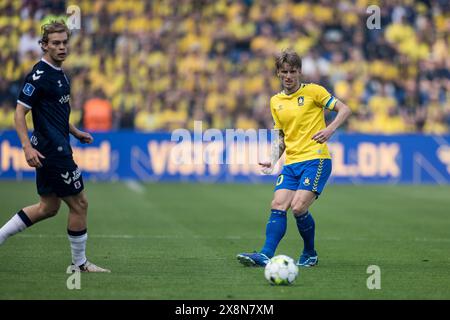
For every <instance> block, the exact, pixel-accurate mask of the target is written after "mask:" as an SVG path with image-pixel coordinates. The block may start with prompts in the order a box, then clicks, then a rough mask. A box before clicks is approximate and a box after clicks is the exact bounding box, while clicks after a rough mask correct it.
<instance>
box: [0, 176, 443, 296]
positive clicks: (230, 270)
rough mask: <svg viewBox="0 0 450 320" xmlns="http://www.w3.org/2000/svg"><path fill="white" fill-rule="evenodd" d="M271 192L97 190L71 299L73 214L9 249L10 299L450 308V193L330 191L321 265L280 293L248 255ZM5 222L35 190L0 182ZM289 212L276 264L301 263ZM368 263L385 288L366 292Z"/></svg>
mask: <svg viewBox="0 0 450 320" xmlns="http://www.w3.org/2000/svg"><path fill="white" fill-rule="evenodd" d="M272 190H273V187H272V186H271V185H236V184H234V185H226V184H223V185H202V184H146V185H143V187H142V188H141V189H139V188H138V189H136V188H131V187H129V186H128V185H126V184H124V183H92V182H87V188H86V192H87V195H88V198H89V200H90V207H89V225H88V231H89V240H88V249H87V254H88V257H89V259H90V260H92V261H93V262H94V263H97V264H99V265H100V266H105V267H107V268H110V269H111V270H112V273H111V274H82V275H81V290H68V289H67V287H66V280H67V277H68V275H66V274H65V269H66V267H67V265H68V264H69V263H70V248H69V243H68V240H67V238H66V221H67V211H68V210H67V207H66V206H65V205H63V206H62V207H61V210H60V212H59V214H58V215H57V216H56V217H55V218H53V219H50V220H47V221H43V222H41V223H39V224H37V225H35V226H33V227H32V228H30V229H29V230H26V231H25V232H23V233H21V234H19V235H16V236H14V237H12V238H10V239H9V240H8V241H6V242H5V243H4V245H3V246H1V247H0V288H1V290H0V299H168V300H170V299H450V186H381V185H380V186H338V185H330V186H328V187H327V188H326V189H325V192H324V194H323V195H322V196H321V198H320V199H319V201H317V202H316V203H315V204H314V205H313V207H312V208H311V212H312V213H313V215H314V217H315V220H316V247H317V250H318V252H319V258H320V262H319V266H318V267H315V268H311V269H306V270H305V269H300V273H299V277H298V278H297V280H296V282H295V283H294V285H292V286H288V287H282V286H281V287H277V286H271V285H270V284H269V283H268V282H267V281H266V280H265V278H264V275H263V269H262V268H246V267H244V266H242V265H240V264H239V263H238V262H237V260H236V258H235V256H236V254H237V253H240V252H243V251H249V250H254V249H260V247H261V245H262V243H263V241H264V233H265V224H266V221H267V217H268V215H269V204H270V201H271V197H272ZM0 194H1V208H0V224H1V225H3V224H4V223H5V222H6V221H7V220H8V219H9V218H10V216H11V215H12V214H13V213H14V212H16V211H17V210H19V209H20V208H21V207H23V206H24V205H28V204H32V203H34V202H36V201H37V199H38V198H37V196H36V193H35V187H34V183H33V182H1V183H0ZM301 248H302V242H301V240H300V236H299V234H298V231H297V228H296V225H295V221H294V219H293V218H292V216H291V214H289V220H288V231H287V234H286V236H285V238H284V239H283V240H282V242H281V244H280V246H279V248H278V251H277V254H286V255H289V256H291V257H293V258H294V259H297V258H298V255H299V253H300V250H301ZM369 265H377V266H379V267H380V269H381V289H380V290H376V289H375V290H369V289H368V288H367V286H366V282H367V278H368V277H369V276H370V274H368V273H367V267H368V266H369Z"/></svg>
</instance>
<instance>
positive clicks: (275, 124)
mask: <svg viewBox="0 0 450 320" xmlns="http://www.w3.org/2000/svg"><path fill="white" fill-rule="evenodd" d="M270 112H271V113H272V118H273V128H274V129H280V130H281V129H282V127H281V124H280V120H279V119H278V117H277V114H276V113H275V109H274V105H273V98H272V99H270Z"/></svg>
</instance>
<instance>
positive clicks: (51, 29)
mask: <svg viewBox="0 0 450 320" xmlns="http://www.w3.org/2000/svg"><path fill="white" fill-rule="evenodd" d="M60 32H65V33H67V38H68V39H69V38H70V30H69V27H68V26H67V25H66V23H65V22H64V21H62V20H53V21H50V22H49V23H46V24H44V25H42V26H41V33H42V38H41V39H40V40H39V44H40V45H41V49H42V51H44V52H45V49H44V47H43V46H42V44H43V43H48V35H49V34H52V33H60Z"/></svg>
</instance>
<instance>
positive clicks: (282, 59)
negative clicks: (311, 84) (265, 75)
mask: <svg viewBox="0 0 450 320" xmlns="http://www.w3.org/2000/svg"><path fill="white" fill-rule="evenodd" d="M283 63H287V64H288V65H290V66H291V67H296V68H298V69H299V70H302V58H300V56H299V55H298V54H297V52H295V51H293V50H291V49H286V50H283V51H281V53H280V54H278V55H277V56H276V57H275V66H276V68H277V71H278V70H280V68H281V66H282V65H283Z"/></svg>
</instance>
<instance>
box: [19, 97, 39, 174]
mask: <svg viewBox="0 0 450 320" xmlns="http://www.w3.org/2000/svg"><path fill="white" fill-rule="evenodd" d="M29 111H30V109H28V108H26V107H24V106H23V105H21V104H17V106H16V112H15V113H14V123H15V126H16V131H17V135H18V136H19V139H20V142H21V143H22V148H23V152H24V153H25V159H26V160H27V163H28V165H29V166H30V167H35V168H40V167H42V163H41V161H40V160H39V158H41V159H44V158H45V157H44V156H43V155H42V154H41V153H40V152H39V151H37V150H36V149H34V148H33V146H32V145H31V142H30V138H29V137H28V128H27V121H26V119H25V116H26V115H27V113H28V112H29Z"/></svg>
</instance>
